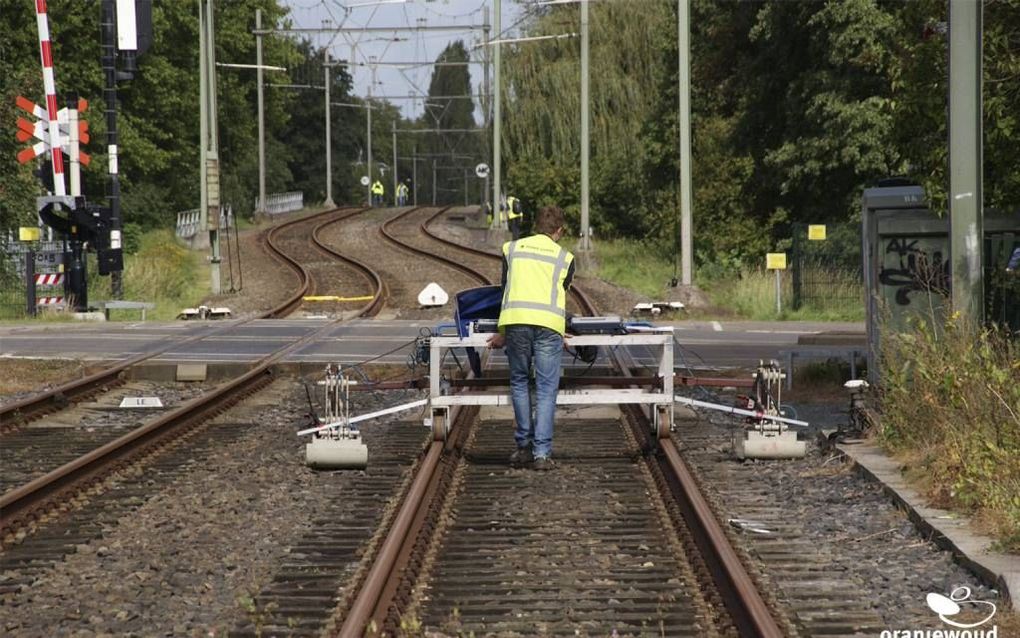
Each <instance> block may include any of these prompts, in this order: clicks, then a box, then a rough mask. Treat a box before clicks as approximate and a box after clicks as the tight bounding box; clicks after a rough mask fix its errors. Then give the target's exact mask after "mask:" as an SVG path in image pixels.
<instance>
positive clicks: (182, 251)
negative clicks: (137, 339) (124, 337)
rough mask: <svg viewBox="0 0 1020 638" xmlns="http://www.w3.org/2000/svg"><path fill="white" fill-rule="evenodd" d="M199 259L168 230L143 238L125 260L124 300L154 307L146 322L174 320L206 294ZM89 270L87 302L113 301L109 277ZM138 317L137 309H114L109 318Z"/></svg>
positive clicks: (200, 259) (152, 233) (206, 287)
mask: <svg viewBox="0 0 1020 638" xmlns="http://www.w3.org/2000/svg"><path fill="white" fill-rule="evenodd" d="M202 265H203V263H202V257H201V255H200V254H198V253H195V252H193V251H189V250H188V249H186V248H184V247H183V246H181V245H180V244H178V243H177V240H176V239H175V238H174V234H173V232H171V231H169V230H158V231H152V232H149V233H146V234H145V235H143V236H142V241H141V245H140V247H139V249H138V252H137V253H135V254H134V255H128V256H126V257H125V259H124V279H123V281H124V295H123V297H124V299H126V300H130V301H148V302H152V303H155V304H156V307H155V308H154V309H152V310H149V311H147V313H146V319H152V320H157V321H159V320H169V319H174V318H175V317H176V316H177V314H178V313H179V312H180V310H181V308H184V307H188V306H194V305H196V304H198V302H200V301H201V300H202V297H203V296H204V295H205V294H206V293H207V292H208V285H207V281H206V279H205V278H204V277H202V276H201V272H200V270H201V267H202ZM95 273H96V271H95V269H93V270H92V275H93V276H91V277H90V278H89V299H90V300H94V301H95V300H101V299H113V294H112V292H111V291H110V278H109V277H99V276H98V275H96V274H95ZM118 317H125V318H130V319H137V318H138V311H137V310H119V311H118V310H113V311H111V313H110V318H111V319H116V318H118Z"/></svg>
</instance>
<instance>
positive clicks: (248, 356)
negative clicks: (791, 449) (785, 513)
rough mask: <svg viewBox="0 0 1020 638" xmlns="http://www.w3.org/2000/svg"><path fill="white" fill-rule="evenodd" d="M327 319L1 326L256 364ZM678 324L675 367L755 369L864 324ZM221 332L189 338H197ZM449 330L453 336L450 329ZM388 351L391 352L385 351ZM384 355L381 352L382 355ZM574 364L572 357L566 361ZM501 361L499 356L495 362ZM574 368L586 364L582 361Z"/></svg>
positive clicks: (88, 345) (168, 356) (642, 352)
mask: <svg viewBox="0 0 1020 638" xmlns="http://www.w3.org/2000/svg"><path fill="white" fill-rule="evenodd" d="M323 321H324V320H316V319H284V320H280V319H273V320H268V319H267V320H256V321H253V322H249V323H245V324H243V325H241V324H240V322H239V321H229V320H228V321H202V322H197V321H195V322H183V321H182V322H164V323H159V322H138V323H95V324H48V325H45V326H26V325H17V326H2V325H0V357H7V358H46V359H76V360H82V361H114V360H120V359H126V358H129V357H132V356H136V355H138V354H141V353H144V352H148V351H153V350H156V349H158V348H160V347H165V345H166V341H167V340H170V341H176V342H181V343H180V344H179V345H177V346H173V347H171V348H170V349H169V350H167V351H166V352H164V353H163V354H161V355H159V356H158V357H157V358H156V359H154V361H155V362H158V363H197V362H203V363H212V364H215V363H250V362H253V361H255V360H257V359H259V358H261V357H263V356H265V355H267V354H270V353H271V352H274V351H276V350H278V349H280V348H282V347H284V346H287V345H288V344H290V343H293V342H294V341H296V340H298V339H300V338H302V337H304V336H306V335H308V334H310V333H312V332H313V331H314V330H316V329H318V328H320V327H321V326H322V324H323ZM658 325H672V326H673V327H674V335H675V337H676V340H677V341H678V342H679V344H680V347H679V348H677V350H676V354H675V361H676V365H677V368H678V369H680V370H682V369H684V368H688V367H689V368H691V369H694V370H699V369H701V370H703V369H706V368H717V369H725V368H753V367H754V366H756V365H757V363H758V360H759V359H766V360H767V359H776V358H778V357H779V352H780V351H781V350H787V349H789V348H791V347H793V346H795V345H796V344H797V340H798V337H800V336H801V335H808V334H818V333H824V332H831V331H844V332H845V331H856V332H861V333H863V331H864V328H863V325H862V324H860V323H823V322H749V321H740V322H729V321H722V322H720V321H683V322H674V323H659V324H658ZM423 328H427V329H432V330H435V328H436V325H435V324H432V323H429V322H424V321H412V320H386V321H383V320H371V319H364V320H355V321H350V322H345V323H342V324H337V325H336V327H335V328H334V329H332V330H330V331H328V332H327V333H325V334H324V335H320V337H319V338H317V339H316V340H315V341H313V342H311V343H309V344H307V345H305V346H304V347H302V348H301V349H299V350H298V351H296V352H294V353H291V354H290V355H288V357H287V358H286V360H285V361H286V362H291V363H315V362H322V363H338V364H341V365H348V366H350V365H355V364H359V363H362V362H366V361H367V360H369V359H372V363H373V364H389V365H393V364H404V363H406V362H407V358H408V354H410V353H411V351H412V347H413V342H414V340H415V338H416V337H418V336H419V335H420V333H421V331H422V329H423ZM221 329H223V330H221ZM214 331H217V332H216V334H213V335H211V336H207V337H206V338H204V339H201V340H196V341H191V342H188V343H183V342H184V341H185V340H186V339H188V338H190V337H193V336H196V335H207V334H209V333H212V332H214ZM447 334H452V332H448V333H447ZM384 353H388V354H384ZM632 353H633V354H634V356H635V358H636V359H637V361H638V363H639V364H642V365H650V366H654V365H655V363H656V360H657V353H656V352H655V351H654V349H652V350H649V349H647V348H645V347H635V348H634V349H633V350H632ZM380 355H381V356H380ZM564 360H565V362H566V363H567V364H568V365H575V364H571V363H570V361H569V357H567V358H565V359H564ZM498 361H499V359H497V362H498ZM576 365H583V364H581V362H580V361H578V362H576Z"/></svg>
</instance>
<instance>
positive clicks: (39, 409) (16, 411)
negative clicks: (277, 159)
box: [0, 208, 364, 434]
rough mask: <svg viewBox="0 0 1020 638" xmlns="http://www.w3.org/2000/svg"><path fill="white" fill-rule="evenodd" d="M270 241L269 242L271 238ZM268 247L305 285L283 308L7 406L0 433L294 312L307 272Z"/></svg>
mask: <svg viewBox="0 0 1020 638" xmlns="http://www.w3.org/2000/svg"><path fill="white" fill-rule="evenodd" d="M338 210H343V209H342V208H341V209H333V210H328V211H324V212H322V213H318V214H316V215H312V216H309V217H303V218H300V219H296V220H291V221H288V222H286V223H285V224H281V225H280V226H277V227H274V229H275V228H280V227H286V226H290V225H292V224H297V223H301V222H306V221H308V220H309V219H311V218H314V217H317V216H323V215H329V214H331V213H335V212H337V211H338ZM361 210H364V209H356V211H355V212H361ZM272 231H273V229H270V231H268V232H267V235H269V234H272ZM267 241H269V240H268V238H267ZM267 245H268V246H269V248H270V250H271V254H272V255H273V256H274V257H275V258H277V259H280V260H282V261H283V262H284V263H285V264H286V265H288V266H289V267H291V268H292V269H294V270H295V272H296V273H297V275H298V278H299V280H300V281H301V282H302V283H301V286H302V287H301V289H300V290H299V292H298V293H297V294H296V295H294V296H292V297H290V298H288V299H287V300H286V301H284V302H283V303H282V304H281V305H279V306H277V307H275V308H273V309H271V310H269V311H267V312H265V313H263V314H261V315H259V316H258V317H255V318H253V319H245V320H242V321H238V322H230V323H226V324H224V325H222V326H217V327H216V328H213V329H211V330H207V331H203V332H202V333H200V334H197V335H192V336H190V337H187V338H185V339H182V340H180V341H173V342H171V343H169V344H167V345H165V346H159V347H156V348H155V349H153V350H148V351H146V352H143V353H141V354H138V355H135V356H134V357H131V358H128V359H125V360H123V361H119V362H117V363H116V364H114V365H112V366H110V367H107V368H103V369H102V370H99V371H97V372H94V373H92V374H90V375H88V376H85V377H82V378H81V379H75V380H74V381H68V382H67V383H63V384H60V385H59V386H57V387H55V388H52V389H50V390H47V391H46V392H43V393H40V394H37V395H34V396H31V397H26V398H24V399H21V400H19V401H13V402H11V403H6V404H4V405H2V406H0V434H3V433H7V432H12V431H14V430H16V429H17V428H18V427H19V426H20V425H22V424H24V423H27V422H29V421H32V420H35V419H37V418H39V417H41V416H44V415H46V414H48V413H50V412H53V411H56V410H61V409H63V408H65V407H67V406H68V405H69V404H71V403H76V402H78V401H83V400H85V399H87V398H89V397H90V396H93V395H94V394H95V393H96V392H98V391H100V390H101V389H103V388H108V387H114V386H117V385H120V384H122V383H123V379H122V378H121V373H123V372H124V371H125V370H127V369H128V368H131V367H132V366H136V365H138V364H140V363H142V362H144V361H146V360H148V359H152V358H155V357H158V356H159V355H161V354H163V353H165V352H167V351H169V350H170V349H171V348H176V347H179V346H181V345H184V344H187V343H191V342H194V341H200V340H202V339H206V338H208V337H211V336H214V335H216V334H219V333H221V332H225V331H227V330H231V329H233V328H236V327H237V326H239V325H244V324H245V323H249V322H251V321H254V320H255V319H273V318H277V317H282V316H286V315H287V314H289V313H290V312H292V311H293V307H292V306H293V304H294V300H295V298H296V299H297V301H298V303H300V299H301V297H302V296H303V295H304V292H303V291H305V290H307V273H303V272H302V270H301V268H300V266H298V265H297V263H296V262H294V261H293V260H290V259H289V258H287V257H286V255H283V254H282V253H280V252H279V251H278V249H277V248H276V247H275V246H274V245H273V244H272V242H271V241H269V243H268V244H267Z"/></svg>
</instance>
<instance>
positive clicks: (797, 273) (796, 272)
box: [790, 223, 804, 310]
mask: <svg viewBox="0 0 1020 638" xmlns="http://www.w3.org/2000/svg"><path fill="white" fill-rule="evenodd" d="M803 229H804V225H803V224H800V223H794V224H793V246H792V248H791V252H793V260H792V261H793V263H792V264H791V266H792V268H791V269H790V270H791V271H792V272H791V274H792V275H793V303H792V307H793V309H794V310H799V309H800V304H801V289H800V286H801V267H802V266H803V263H802V262H803V254H802V250H803V246H802V245H801V237H800V235H801V231H802V230H803Z"/></svg>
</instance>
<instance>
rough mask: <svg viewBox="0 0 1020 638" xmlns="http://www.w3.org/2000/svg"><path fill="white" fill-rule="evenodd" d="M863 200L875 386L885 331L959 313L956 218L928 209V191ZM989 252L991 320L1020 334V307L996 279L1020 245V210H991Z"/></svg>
mask: <svg viewBox="0 0 1020 638" xmlns="http://www.w3.org/2000/svg"><path fill="white" fill-rule="evenodd" d="M862 199H863V202H862V214H861V218H862V220H863V224H862V232H861V235H862V253H861V254H862V256H863V260H864V286H865V293H866V299H865V303H866V304H867V306H866V310H867V313H866V319H865V321H866V329H867V334H868V380H869V381H870V382H871V383H873V384H875V383H878V381H879V377H878V365H877V361H878V353H879V352H880V336H881V331H882V330H902V329H904V328H906V327H907V325H908V322H909V321H910V318H911V317H920V318H922V319H924V320H925V321H927V322H928V323H929V324H933V325H935V326H939V325H941V324H942V323H943V322H944V321H945V319H946V317H947V316H948V314H949V312H950V311H951V308H952V304H951V297H950V292H951V289H950V288H951V282H952V273H951V264H952V255H950V236H949V220H948V219H947V218H941V217H938V216H937V215H935V214H934V213H932V212H931V211H930V210H929V209H928V206H927V203H926V201H925V194H924V190H923V189H922V188H921V187H920V186H893V187H880V188H869V189H867V190H865V191H864V195H863V198H862ZM984 246H985V249H984V251H983V252H984V257H985V260H984V261H985V264H984V267H985V274H986V277H985V296H986V298H988V299H989V300H990V303H987V304H986V308H985V313H986V314H985V319H986V320H992V321H998V322H1000V323H1004V324H1007V325H1010V326H1011V327H1012V328H1013V329H1014V330H1016V329H1020V325H1013V324H1015V323H1017V322H1018V321H1020V312H1018V309H1017V301H1016V300H1014V299H1011V298H1009V297H1003V295H1001V294H999V292H1001V291H999V290H998V289H997V288H996V286H997V285H998V284H997V283H996V281H997V279H996V277H993V276H989V275H992V274H993V273H997V272H998V271H999V270H1003V271H1004V270H1005V268H1006V263H1005V261H1006V260H1008V255H1009V254H1011V253H1012V251H1013V250H1014V249H1015V248H1016V247H1017V246H1020V212H1010V213H1003V212H999V211H991V210H985V212H984ZM992 315H994V316H992ZM1014 315H1017V316H1015V317H1014Z"/></svg>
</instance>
